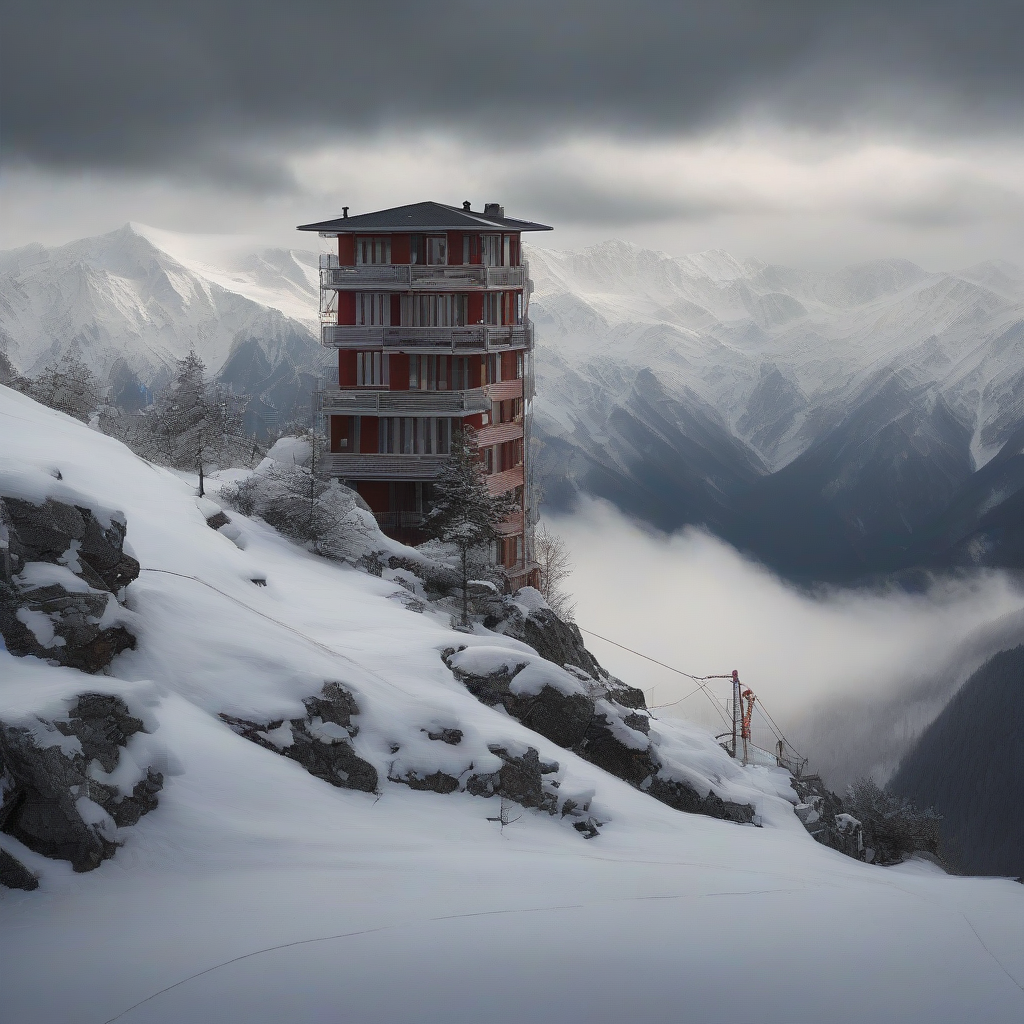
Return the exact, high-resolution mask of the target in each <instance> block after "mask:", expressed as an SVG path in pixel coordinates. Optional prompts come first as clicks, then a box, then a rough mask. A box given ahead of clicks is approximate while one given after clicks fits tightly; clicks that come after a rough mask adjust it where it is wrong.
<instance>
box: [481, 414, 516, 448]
mask: <svg viewBox="0 0 1024 1024" xmlns="http://www.w3.org/2000/svg"><path fill="white" fill-rule="evenodd" d="M522 436H523V423H522V421H521V420H520V421H519V422H518V423H492V424H491V425H490V426H488V427H481V428H480V429H479V430H478V431H477V432H476V443H477V445H479V447H481V448H489V447H490V446H491V445H492V444H504V443H505V442H506V441H518V440H519V438H521V437H522Z"/></svg>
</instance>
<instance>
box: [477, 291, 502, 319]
mask: <svg viewBox="0 0 1024 1024" xmlns="http://www.w3.org/2000/svg"><path fill="white" fill-rule="evenodd" d="M500 298H501V296H500V295H499V294H498V292H488V293H486V294H485V295H484V296H483V300H484V301H483V318H482V319H483V322H484V323H485V324H500V323H501V306H500V303H499V301H498V300H499V299H500Z"/></svg>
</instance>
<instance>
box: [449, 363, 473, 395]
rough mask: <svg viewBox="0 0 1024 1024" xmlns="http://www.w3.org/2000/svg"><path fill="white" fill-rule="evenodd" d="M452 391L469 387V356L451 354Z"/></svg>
mask: <svg viewBox="0 0 1024 1024" xmlns="http://www.w3.org/2000/svg"><path fill="white" fill-rule="evenodd" d="M451 360H452V391H465V390H467V389H468V388H469V356H452V357H451Z"/></svg>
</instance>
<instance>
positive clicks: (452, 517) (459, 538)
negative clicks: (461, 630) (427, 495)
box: [423, 427, 517, 626]
mask: <svg viewBox="0 0 1024 1024" xmlns="http://www.w3.org/2000/svg"><path fill="white" fill-rule="evenodd" d="M516 508H517V505H516V502H515V499H514V498H513V496H512V494H511V492H506V493H505V494H500V495H492V494H491V493H490V491H489V490H488V489H487V484H486V482H485V481H484V477H483V473H482V471H481V465H480V455H479V450H478V447H477V442H476V432H475V431H474V430H473V429H472V427H466V428H464V429H463V430H461V431H457V432H456V433H455V434H454V435H453V436H452V448H451V455H450V456H449V458H448V460H447V462H446V464H445V466H444V469H443V470H442V471H441V475H440V476H439V477H438V479H437V480H436V481H435V482H434V491H433V499H432V501H431V506H430V510H429V511H428V512H427V515H426V516H425V517H424V521H423V528H424V531H425V532H426V533H427V534H428V535H430V536H433V537H436V538H437V539H438V540H441V541H443V542H444V543H446V544H451V545H453V546H454V547H455V548H456V550H457V551H458V553H459V566H460V582H461V585H462V624H463V625H464V626H466V625H469V575H470V553H471V552H473V551H474V550H478V549H480V548H482V547H483V546H484V545H487V544H490V543H491V542H492V541H494V540H497V538H498V536H499V534H498V529H497V528H498V525H499V523H501V521H502V520H503V519H505V518H506V517H507V516H509V515H511V514H512V513H513V512H514V511H515V510H516Z"/></svg>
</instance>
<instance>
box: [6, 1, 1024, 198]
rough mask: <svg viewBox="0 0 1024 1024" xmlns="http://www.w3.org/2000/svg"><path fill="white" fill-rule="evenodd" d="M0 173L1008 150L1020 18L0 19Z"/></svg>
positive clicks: (908, 13)
mask: <svg viewBox="0 0 1024 1024" xmlns="http://www.w3.org/2000/svg"><path fill="white" fill-rule="evenodd" d="M3 17H4V27H3V35H2V46H3V69H2V76H3V77H2V96H3V155H4V158H5V159H6V160H7V161H9V162H13V163H18V162H24V163H29V164H36V165H43V166H48V167H51V168H54V169H61V170H63V169H79V168H99V169H108V170H109V169H112V170H118V171H128V172H133V171H138V172H143V173H145V174H147V175H149V174H153V173H154V172H156V173H161V172H164V173H167V174H168V175H172V176H174V177H178V178H180V177H182V176H184V177H186V178H189V177H193V178H195V179H204V180H211V179H212V180H215V181H230V182H232V183H233V184H235V185H236V186H237V187H241V188H249V189H255V190H273V191H280V190H287V189H288V188H289V187H291V179H290V177H289V174H288V172H287V171H286V170H285V169H284V165H283V162H282V159H281V154H282V153H283V152H285V151H286V150H288V149H294V148H295V147H301V146H303V145H305V144H314V143H323V142H327V141H330V140H332V139H335V140H341V139H342V138H343V137H351V136H353V135H356V136H358V135H359V134H362V133H368V132H375V131H379V130H387V129H391V128H394V129H405V128H409V127H425V128H427V129H437V130H444V131H449V132H456V133H458V134H462V135H465V136H469V137H472V136H474V135H480V134H482V135H484V136H486V137H488V138H492V139H495V138H497V139H504V140H506V141H515V142H516V143H518V144H521V143H522V142H523V141H528V140H529V139H530V138H532V137H535V136H536V137H541V138H545V139H548V140H550V139H551V138H552V137H556V136H558V135H562V134H565V133H567V132H576V131H579V132H585V133H595V132H597V133H602V132H607V133H611V134H617V135H622V134H630V133H633V134H637V135H642V136H658V135H666V136H678V135H683V134H686V133H689V132H694V131H699V130H702V129H706V128H708V127H709V126H712V125H715V124H718V123H721V122H725V121H727V120H728V119H729V118H731V117H735V116H736V115H738V114H741V113H746V112H749V111H751V110H752V109H753V110H754V111H756V113H757V116H759V117H762V118H765V119H769V120H775V121H778V122H781V123H783V124H790V125H793V124H795V125H798V126H808V127H811V128H814V129H818V130H820V129H833V128H835V127H837V126H842V125H848V124H850V123H851V122H853V123H857V122H859V121H867V122H868V123H871V124H876V125H877V124H882V125H886V126H890V127H894V128H903V129H907V128H909V129H912V130H917V131H939V132H968V133H970V132H977V131H982V132H997V133H1003V132H1007V131H1012V130H1014V129H1019V127H1020V122H1021V109H1022V105H1021V101H1022V99H1024V85H1022V81H1024V74H1022V71H1021V64H1022V62H1021V58H1020V50H1019V47H1020V40H1021V38H1022V37H1024V4H1021V3H1020V2H1019V0H1008V2H1002V3H997V2H987V0H980V2H974V3H966V2H964V0H956V2H951V0H884V2H880V0H863V2H860V3H852V2H851V3H847V2H837V0H819V2H792V0H772V2H766V0H701V2H697V3H685V2H674V3H673V2H667V0H658V2H641V0H628V2H627V0H617V2H604V0H543V2H541V0H519V2H516V3H502V2H497V0H494V2H483V0H463V2H455V0H429V2H418V3H405V2H392V3H387V4H374V3H367V2H358V3H339V2H337V0H334V2H330V3H319V2H305V3H303V2H297V0H293V2H290V3H276V4H264V5H260V4H259V3H254V2H249V3H244V4H243V3H237V2H235V0H204V2H202V3H195V2H189V0H173V2H170V3H164V4H160V3H147V2H140V0H132V2H130V3H120V2H104V0H95V2H90V3H82V2H80V0H65V2H63V3H54V2H52V0H51V2H46V0H27V2H25V0H6V2H5V4H4V16H3Z"/></svg>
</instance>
